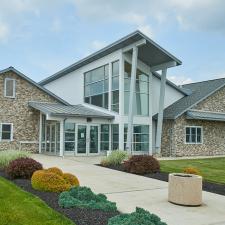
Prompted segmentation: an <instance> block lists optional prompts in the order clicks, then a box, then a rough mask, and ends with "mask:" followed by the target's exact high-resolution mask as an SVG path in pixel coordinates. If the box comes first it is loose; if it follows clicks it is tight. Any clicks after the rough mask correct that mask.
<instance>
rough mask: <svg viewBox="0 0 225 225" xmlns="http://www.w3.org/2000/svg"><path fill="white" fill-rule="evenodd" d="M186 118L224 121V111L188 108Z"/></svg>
mask: <svg viewBox="0 0 225 225" xmlns="http://www.w3.org/2000/svg"><path fill="white" fill-rule="evenodd" d="M187 119H192V120H193V119H195V120H209V121H225V113H219V112H210V111H208V112H207V111H201V110H188V111H187Z"/></svg>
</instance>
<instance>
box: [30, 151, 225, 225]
mask: <svg viewBox="0 0 225 225" xmlns="http://www.w3.org/2000/svg"><path fill="white" fill-rule="evenodd" d="M33 158H34V159H36V160H37V161H39V162H41V163H42V164H43V166H44V167H52V166H57V167H59V168H61V169H62V170H63V171H65V172H70V173H73V174H75V175H76V176H77V177H78V178H79V180H80V183H81V185H82V186H88V187H90V188H92V190H93V191H94V192H96V193H104V194H106V195H107V197H108V198H109V200H111V201H115V202H116V203H117V206H118V209H119V210H120V211H121V212H132V211H134V210H135V207H136V206H139V207H143V208H144V209H147V210H149V211H150V212H152V213H155V214H157V215H158V216H160V217H161V218H162V220H163V221H165V222H167V224H168V225H225V213H224V212H225V196H222V195H216V194H212V193H209V192H203V201H204V204H203V206H201V207H183V206H177V205H173V204H171V203H169V202H167V187H168V185H167V182H163V181H159V180H155V179H150V178H145V177H143V176H138V175H133V174H128V173H124V172H120V171H115V170H111V169H107V168H103V167H99V166H95V165H93V163H94V162H95V161H96V160H97V158H96V159H95V158H86V159H84V158H83V157H82V158H79V157H68V158H64V159H63V158H60V157H55V156H46V155H33Z"/></svg>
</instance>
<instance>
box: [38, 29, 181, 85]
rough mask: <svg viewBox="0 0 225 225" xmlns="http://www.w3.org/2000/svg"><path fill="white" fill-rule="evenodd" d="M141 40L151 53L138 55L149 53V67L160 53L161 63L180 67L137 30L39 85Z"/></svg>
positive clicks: (146, 51)
mask: <svg viewBox="0 0 225 225" xmlns="http://www.w3.org/2000/svg"><path fill="white" fill-rule="evenodd" d="M142 39H145V40H146V46H147V47H149V48H151V51H149V50H148V49H146V48H144V47H142V48H140V49H139V53H142V55H145V56H146V55H148V54H149V52H151V53H152V54H153V55H154V57H152V58H151V59H152V60H153V61H152V62H151V65H150V66H155V65H156V64H157V60H158V57H159V56H158V53H159V52H160V59H161V61H163V62H167V61H175V62H176V63H177V65H181V64H182V62H181V61H180V60H179V59H177V58H176V57H175V56H173V55H172V54H170V53H169V52H168V51H166V50H165V49H164V48H162V47H161V46H159V45H158V44H157V43H155V42H154V41H153V40H151V39H150V38H149V37H147V36H146V35H144V34H143V33H142V32H140V31H139V30H137V31H135V32H133V33H131V34H129V35H127V36H125V37H123V38H121V39H119V40H118V41H115V42H113V43H112V44H110V45H108V46H106V47H105V48H103V49H101V50H99V51H97V52H95V53H93V54H91V55H89V56H87V57H86V58H84V59H82V60H80V61H78V62H76V63H74V64H72V65H70V66H68V67H66V68H65V69H63V70H60V71H59V72H57V73H55V74H53V75H52V76H50V77H47V78H46V79H44V80H42V81H40V82H39V84H40V85H45V84H48V83H50V82H52V81H54V80H56V79H58V78H60V77H62V76H64V75H66V74H68V73H70V72H72V71H74V70H77V69H79V68H81V67H82V66H85V65H87V64H89V63H91V62H93V61H95V60H98V59H100V58H102V57H104V56H106V55H109V54H110V53H112V52H114V51H117V50H119V49H122V48H124V47H126V46H128V45H130V44H133V43H135V42H137V41H140V40H142ZM140 59H141V60H142V61H143V62H145V63H146V64H148V62H146V61H145V60H144V59H142V58H140Z"/></svg>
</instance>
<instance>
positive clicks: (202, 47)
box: [0, 0, 225, 84]
mask: <svg viewBox="0 0 225 225" xmlns="http://www.w3.org/2000/svg"><path fill="white" fill-rule="evenodd" d="M137 29H139V30H141V31H142V32H143V33H145V34H146V35H148V36H149V37H150V38H152V39H153V40H154V41H156V42H157V43H158V44H159V45H161V46H162V47H164V48H165V49H166V50H168V51H169V52H171V53H172V54H174V55H175V56H176V57H177V58H179V59H180V60H182V62H183V65H182V66H179V67H176V68H173V69H170V70H169V71H168V77H169V79H171V80H172V81H174V82H176V83H177V84H182V83H187V82H194V81H201V80H207V79H215V78H219V77H225V1H224V0H185V1H182V0H139V1H136V0H123V1H122V0H111V1H110V0H108V1H105V0H10V1H8V0H0V69H4V68H6V67H8V66H14V67H15V68H16V69H18V70H20V71H21V72H23V73H24V74H26V75H27V76H29V77H30V78H32V79H34V80H35V81H40V80H42V79H43V78H45V77H47V76H50V75H52V74H53V73H55V72H57V71H59V70H60V69H62V68H64V67H66V66H68V65H70V64H72V63H74V62H76V61H77V60H79V59H81V58H83V57H85V56H87V55H88V54H90V53H92V52H94V51H96V50H98V49H100V48H102V47H104V46H105V45H107V44H110V43H111V42H113V41H116V40H117V39H119V38H121V37H123V36H125V35H127V34H129V33H131V32H133V31H134V30H137Z"/></svg>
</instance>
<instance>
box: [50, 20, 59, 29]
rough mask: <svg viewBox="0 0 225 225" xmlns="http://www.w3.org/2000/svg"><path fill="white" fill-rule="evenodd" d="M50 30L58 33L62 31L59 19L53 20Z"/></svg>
mask: <svg viewBox="0 0 225 225" xmlns="http://www.w3.org/2000/svg"><path fill="white" fill-rule="evenodd" d="M50 30H51V31H53V32H60V31H61V30H62V22H61V21H60V20H59V19H54V20H53V21H52V26H51V29H50Z"/></svg>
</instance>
